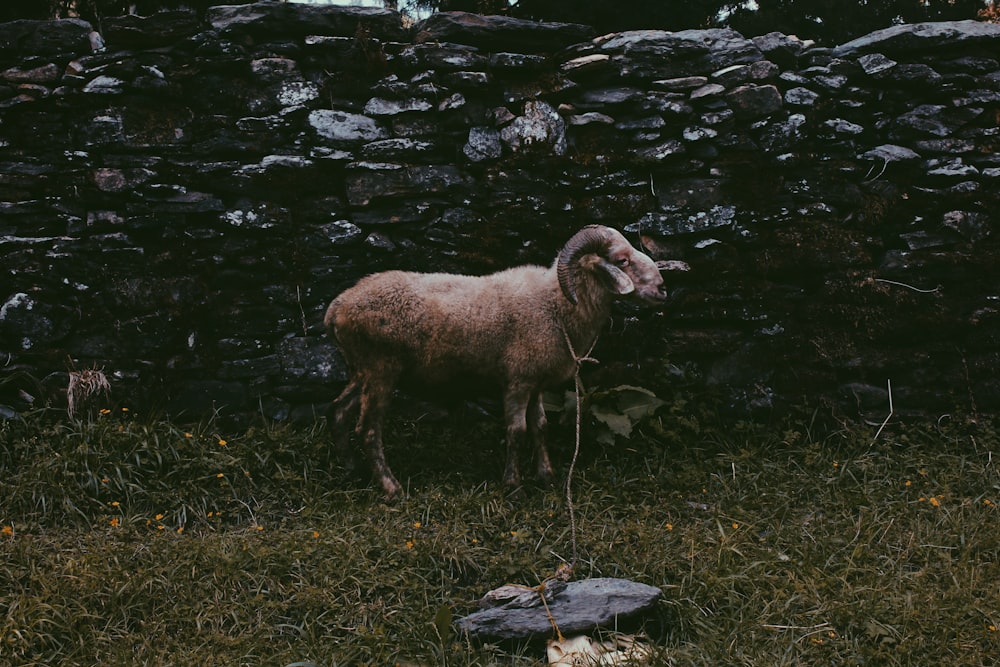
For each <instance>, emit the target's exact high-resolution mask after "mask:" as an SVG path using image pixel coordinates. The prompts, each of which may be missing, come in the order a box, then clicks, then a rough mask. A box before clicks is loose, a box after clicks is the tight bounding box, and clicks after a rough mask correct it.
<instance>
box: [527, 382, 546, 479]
mask: <svg viewBox="0 0 1000 667" xmlns="http://www.w3.org/2000/svg"><path fill="white" fill-rule="evenodd" d="M527 418H528V434H529V436H530V438H531V441H532V444H533V445H534V448H535V466H536V470H537V471H538V479H540V480H541V481H542V482H543V483H544V484H551V483H552V463H551V461H549V450H548V449H547V448H546V447H545V425H546V419H545V406H544V404H543V403H542V394H541V392H539V393H537V394H535V395H534V396H533V397H532V399H531V402H529V403H528V415H527Z"/></svg>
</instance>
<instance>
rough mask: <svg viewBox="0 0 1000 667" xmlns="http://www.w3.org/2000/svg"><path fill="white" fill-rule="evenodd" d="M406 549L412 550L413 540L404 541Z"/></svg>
mask: <svg viewBox="0 0 1000 667" xmlns="http://www.w3.org/2000/svg"><path fill="white" fill-rule="evenodd" d="M406 548H407V549H412V548H413V540H406Z"/></svg>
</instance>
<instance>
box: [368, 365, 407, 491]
mask: <svg viewBox="0 0 1000 667" xmlns="http://www.w3.org/2000/svg"><path fill="white" fill-rule="evenodd" d="M396 375H397V374H395V373H387V374H382V375H375V376H368V377H366V378H365V379H364V381H363V386H362V389H361V410H360V415H359V416H358V427H357V430H358V434H359V435H360V436H361V438H362V440H363V441H364V443H365V453H366V454H367V455H368V463H369V464H370V465H371V468H372V475H373V476H374V477H375V479H376V480H378V482H379V484H381V485H382V490H383V491H384V492H385V495H386V497H388V498H392V497H394V496H398V495H401V494H402V493H403V487H402V486H401V485H400V483H399V482H397V481H396V478H395V477H394V476H393V474H392V470H390V469H389V465H388V464H387V463H386V462H385V452H384V451H383V449H382V418H383V416H384V415H385V411H386V409H387V408H388V407H389V399H390V398H391V397H392V389H393V385H394V384H395V379H396Z"/></svg>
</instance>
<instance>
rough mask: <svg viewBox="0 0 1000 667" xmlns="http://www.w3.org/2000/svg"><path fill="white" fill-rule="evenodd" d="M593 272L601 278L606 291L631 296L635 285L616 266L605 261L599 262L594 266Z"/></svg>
mask: <svg viewBox="0 0 1000 667" xmlns="http://www.w3.org/2000/svg"><path fill="white" fill-rule="evenodd" d="M594 272H595V273H597V275H598V276H600V277H601V279H602V280H603V282H604V284H605V285H607V287H608V289H609V290H611V291H612V292H614V293H615V294H622V295H624V294H631V293H632V292H634V291H635V284H634V283H633V282H632V279H631V278H629V277H628V274H627V273H625V272H624V271H622V270H621V269H619V268H618V267H617V266H615V265H614V264H612V263H611V262H608V261H606V260H603V259H602V260H600V261H599V262H598V263H597V264H595V265H594Z"/></svg>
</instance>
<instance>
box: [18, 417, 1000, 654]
mask: <svg viewBox="0 0 1000 667" xmlns="http://www.w3.org/2000/svg"><path fill="white" fill-rule="evenodd" d="M661 413H666V414H664V415H663V416H660V417H657V418H654V419H652V420H648V421H646V422H644V423H643V424H642V425H641V426H640V427H639V428H637V429H636V430H635V431H634V432H633V435H632V438H631V439H630V440H628V441H625V442H619V443H618V444H617V445H616V446H614V447H607V446H602V445H598V444H597V443H595V442H593V441H589V440H587V439H585V442H584V447H583V452H582V456H581V461H580V463H579V465H578V468H577V475H576V479H575V480H574V500H575V505H576V514H577V520H578V528H579V545H580V562H579V563H578V565H577V576H578V577H590V576H620V577H627V578H631V579H635V580H637V581H642V582H645V583H650V584H653V585H656V586H659V587H660V588H662V589H663V591H664V596H663V600H662V601H661V602H660V603H659V605H658V607H657V608H656V609H655V611H654V612H653V613H651V614H649V615H648V616H647V617H646V618H645V619H644V624H643V629H644V630H645V632H646V633H647V634H648V635H649V636H650V638H651V639H652V641H653V642H654V643H655V644H656V646H657V647H659V654H658V657H657V659H656V663H655V664H657V665H819V664H823V665H830V664H833V665H911V664H948V665H989V664H994V661H995V657H996V655H998V654H1000V631H998V627H1000V584H998V582H1000V530H998V523H1000V515H998V511H1000V510H998V508H997V503H1000V475H998V473H997V470H996V468H995V466H994V462H993V451H994V450H996V449H997V446H998V443H997V441H996V438H995V436H994V435H993V432H992V430H991V429H990V428H989V427H987V426H983V425H980V426H978V427H973V426H970V425H967V424H959V425H953V426H951V427H949V428H947V429H945V430H941V429H939V428H937V427H936V425H933V424H908V425H907V424H894V425H891V426H890V427H889V428H887V429H886V431H884V432H883V433H882V434H881V435H880V437H879V439H878V440H877V441H875V442H872V436H873V431H874V429H873V428H867V427H862V428H852V429H847V430H844V429H842V430H838V431H836V432H831V433H824V434H818V433H814V432H812V431H811V430H810V429H809V428H808V427H807V424H806V423H805V421H803V423H801V424H797V423H796V422H794V421H790V422H788V423H787V424H783V425H781V426H769V427H760V426H753V425H749V424H740V423H736V424H727V425H724V426H723V425H716V426H712V427H708V426H706V424H707V423H708V420H707V419H705V418H704V417H702V418H701V420H700V421H699V420H697V419H695V418H693V417H691V416H690V415H684V414H681V413H678V412H676V411H673V412H672V411H669V410H661ZM494 421H495V420H490V419H481V418H474V417H471V416H464V417H454V418H449V419H444V420H441V421H426V420H423V421H422V420H419V419H412V420H411V419H397V420H396V421H395V422H394V423H393V424H392V425H391V428H390V431H391V433H390V435H391V438H390V441H391V443H392V444H391V446H390V447H389V448H388V452H387V454H388V456H389V460H390V462H391V463H392V464H393V465H394V469H395V471H396V473H397V476H398V477H399V478H400V479H401V480H406V481H404V484H407V485H408V489H409V497H408V498H407V499H406V500H405V501H402V502H396V503H391V504H386V503H384V502H383V501H382V500H381V498H380V497H379V495H378V494H377V493H376V492H375V490H374V489H373V488H372V487H370V486H369V485H368V484H367V482H364V481H358V480H356V479H354V478H352V477H350V476H348V475H347V474H345V473H344V472H343V471H342V469H341V467H340V466H339V465H338V463H337V462H335V461H332V460H331V459H330V451H329V449H328V448H327V434H326V433H325V432H324V430H323V429H322V428H320V427H316V428H312V429H307V428H301V427H299V428H293V427H280V428H269V427H257V428H252V429H249V430H247V431H244V432H242V433H239V434H235V435H234V434H225V433H220V432H219V431H218V430H216V427H215V426H214V425H213V424H206V425H203V426H201V427H200V428H198V429H194V430H190V431H186V430H184V428H182V427H178V426H176V425H172V424H169V423H162V422H152V423H145V422H144V421H143V420H137V419H133V418H131V417H130V416H129V415H128V414H126V413H123V414H104V415H101V416H99V417H97V418H95V419H94V420H92V421H87V422H73V423H65V422H63V423H58V422H52V421H47V420H45V419H42V418H31V419H28V420H27V421H23V422H22V421H10V422H4V423H2V424H0V527H2V534H0V661H2V662H7V663H10V664H18V665H57V664H58V665H91V664H101V665H130V666H131V665H143V664H147V665H164V664H171V665H201V664H219V665H278V666H282V665H302V666H305V665H313V664H315V665H325V666H333V665H357V664H372V665H393V664H402V665H462V666H465V665H482V666H486V665H539V664H542V659H541V658H542V656H543V655H544V651H543V647H541V646H539V644H538V643H537V642H534V643H532V642H529V643H505V644H499V645H494V644H484V643H480V642H472V641H469V640H467V639H466V638H464V637H461V636H457V635H455V634H454V633H453V632H452V631H451V629H450V626H449V625H448V619H449V618H450V617H451V616H453V615H454V616H457V615H464V614H466V613H469V612H470V611H472V610H474V608H475V601H476V600H477V599H478V598H479V597H480V596H481V595H482V594H483V593H485V592H486V591H488V590H490V589H492V588H495V587H497V586H500V585H502V584H504V583H509V582H517V583H523V584H528V585H534V584H536V583H537V582H539V581H540V580H541V579H543V578H545V577H546V576H548V575H550V574H551V573H552V572H554V570H555V568H556V566H557V565H558V564H559V563H560V562H561V559H566V558H568V557H569V556H570V554H569V551H570V546H569V542H570V539H569V526H568V518H567V513H566V508H565V501H564V499H563V498H562V494H561V492H560V491H558V490H556V491H549V490H543V489H538V488H532V487H528V488H527V489H526V490H525V491H524V492H523V493H521V494H517V495H509V494H507V493H506V492H505V491H504V490H503V489H502V488H501V487H500V485H499V484H498V483H497V479H498V477H499V473H498V470H499V469H500V466H501V459H502V456H503V454H502V447H501V444H500V441H501V438H502V428H501V426H500V425H499V424H498V423H494ZM552 441H553V443H554V445H553V450H554V451H553V455H554V459H555V460H556V461H559V462H562V463H563V464H564V465H565V463H566V462H568V460H569V456H570V454H571V449H572V446H571V442H572V433H571V429H565V428H561V427H559V426H556V427H555V428H554V429H553V433H552ZM455 447H461V452H462V453H461V455H459V456H456V455H455V454H454V453H453V448H455Z"/></svg>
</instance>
